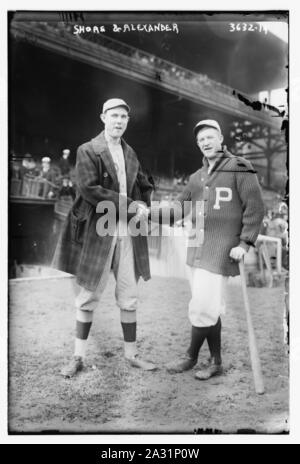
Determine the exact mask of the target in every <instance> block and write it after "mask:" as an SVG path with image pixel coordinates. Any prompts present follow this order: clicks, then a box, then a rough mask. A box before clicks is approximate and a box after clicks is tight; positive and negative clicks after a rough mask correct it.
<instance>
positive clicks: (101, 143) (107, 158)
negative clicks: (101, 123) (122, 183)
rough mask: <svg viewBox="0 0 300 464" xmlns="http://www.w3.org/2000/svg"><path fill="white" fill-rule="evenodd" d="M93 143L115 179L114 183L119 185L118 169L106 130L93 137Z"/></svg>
mask: <svg viewBox="0 0 300 464" xmlns="http://www.w3.org/2000/svg"><path fill="white" fill-rule="evenodd" d="M92 145H93V149H94V151H95V153H96V155H98V156H101V158H102V160H103V162H104V164H105V166H106V169H107V172H108V173H109V175H110V176H111V178H112V179H113V181H114V183H115V184H116V185H117V186H119V181H118V176H117V171H116V168H115V165H114V162H113V159H112V156H111V154H110V151H109V148H108V145H107V142H106V140H105V137H104V132H101V134H99V135H98V136H97V137H95V138H94V139H92Z"/></svg>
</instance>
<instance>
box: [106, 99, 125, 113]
mask: <svg viewBox="0 0 300 464" xmlns="http://www.w3.org/2000/svg"><path fill="white" fill-rule="evenodd" d="M118 106H123V107H124V108H126V110H127V111H128V113H129V111H130V108H129V106H128V105H127V103H126V102H125V101H124V100H122V99H121V98H110V99H109V100H107V101H106V102H105V103H104V104H103V108H102V113H105V111H107V110H112V109H113V108H117V107H118Z"/></svg>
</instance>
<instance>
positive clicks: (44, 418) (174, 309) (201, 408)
mask: <svg viewBox="0 0 300 464" xmlns="http://www.w3.org/2000/svg"><path fill="white" fill-rule="evenodd" d="M113 284H114V282H113V279H112V278H111V279H110V282H109V285H108V288H107V289H106V291H105V294H104V296H103V300H102V303H101V306H100V307H99V310H98V311H97V314H96V315H95V321H94V324H93V326H92V331H91V337H90V343H89V348H88V353H87V367H86V368H85V370H84V371H83V372H81V373H80V374H79V375H78V377H77V378H75V379H73V380H65V379H63V378H62V377H61V376H60V374H59V371H60V369H61V367H62V365H63V364H64V363H65V362H66V361H67V360H68V359H69V358H70V356H71V355H72V350H73V335H74V316H75V314H74V309H73V295H74V282H73V280H71V279H62V280H41V281H39V280H37V281H25V282H21V283H20V282H19V283H15V282H14V283H11V287H10V289H11V290H10V300H11V301H10V309H9V314H10V318H9V320H10V332H9V351H10V356H9V429H10V432H17V433H20V432H41V431H48V432H49V431H57V432H61V433H68V432H75V433H88V432H94V433H95V432H96V433H111V432H117V433H131V432H139V433H147V432H157V433H162V432H165V433H188V434H192V433H194V432H195V430H197V431H198V432H200V433H202V432H206V433H209V432H210V431H211V430H213V431H219V432H223V433H237V432H238V431H241V429H242V430H244V431H245V430H247V431H250V432H251V431H252V432H254V431H256V432H258V433H259V432H262V433H263V432H267V433H280V432H284V431H288V401H289V398H288V383H289V382H288V357H287V355H286V353H285V347H284V344H283V328H282V316H283V307H284V293H283V292H284V290H283V288H282V287H278V288H273V289H266V288H263V289H262V288H249V297H250V303H251V308H252V313H253V322H254V327H255V330H256V335H257V340H258V345H259V351H260V356H261V361H262V369H263V373H264V380H265V385H266V394H265V395H263V396H257V395H256V394H255V392H254V388H253V380H252V373H251V367H250V360H249V352H248V344H247V330H246V321H245V315H244V310H243V306H242V293H241V289H240V288H239V287H238V286H236V285H232V286H231V287H230V292H229V298H228V303H229V304H228V310H227V314H226V316H225V317H224V318H223V360H224V367H225V375H224V376H222V377H218V378H214V379H211V380H209V381H207V382H204V383H203V382H202V383H201V382H199V381H197V380H195V379H194V377H193V374H194V371H190V372H186V373H184V374H177V375H170V374H168V373H167V372H166V370H165V368H164V365H165V364H166V363H168V362H169V361H170V360H173V359H174V358H176V357H177V356H179V355H181V354H182V353H184V352H185V350H186V348H187V345H188V340H189V333H190V325H189V322H188V319H187V303H188V300H189V297H190V292H189V287H188V283H187V282H186V281H185V280H183V279H175V278H162V277H154V278H153V279H152V280H151V281H150V282H147V283H145V282H141V283H140V286H139V288H140V297H141V305H140V310H139V314H138V316H139V318H138V321H139V325H138V337H139V346H140V350H141V353H142V354H143V356H144V357H145V358H147V359H152V360H153V361H154V362H156V363H157V364H158V365H159V367H160V369H159V370H158V371H157V372H154V373H150V372H141V371H140V370H137V369H134V368H130V367H129V366H128V365H127V364H126V363H124V361H123V357H122V355H123V351H122V336H121V328H120V323H119V311H118V309H117V307H116V306H115V303H114V298H113V293H114V285H113ZM207 357H208V351H207V347H206V346H205V347H204V348H203V349H202V351H201V353H200V357H199V365H200V364H201V363H202V362H205V361H206V359H207Z"/></svg>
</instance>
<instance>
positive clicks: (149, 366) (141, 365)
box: [125, 356, 158, 371]
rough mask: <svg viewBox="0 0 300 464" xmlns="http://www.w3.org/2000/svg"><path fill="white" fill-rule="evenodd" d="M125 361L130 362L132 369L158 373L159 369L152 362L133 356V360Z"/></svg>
mask: <svg viewBox="0 0 300 464" xmlns="http://www.w3.org/2000/svg"><path fill="white" fill-rule="evenodd" d="M125 359H126V360H127V361H128V362H129V364H130V366H131V367H137V368H138V369H142V370H143V371H156V370H157V369H158V368H157V366H156V365H155V364H153V363H152V362H150V361H144V360H143V359H141V358H139V357H138V356H133V357H132V358H127V357H125Z"/></svg>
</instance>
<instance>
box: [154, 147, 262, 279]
mask: <svg viewBox="0 0 300 464" xmlns="http://www.w3.org/2000/svg"><path fill="white" fill-rule="evenodd" d="M178 202H179V203H178ZM184 202H190V210H188V209H186V210H185V213H187V212H191V217H192V231H191V234H190V239H189V245H188V250H187V264H188V265H189V266H192V267H197V268H202V269H206V270H208V271H210V272H213V273H216V274H221V275H223V276H235V275H238V274H239V268H238V264H237V263H236V262H234V261H233V260H232V259H231V258H230V256H229V254H230V251H231V249H232V248H234V247H236V246H242V247H243V248H244V249H245V250H246V251H247V250H248V249H249V246H251V245H254V244H255V241H256V239H257V236H258V233H259V230H260V226H261V223H262V220H263V217H264V209H265V208H264V204H263V200H262V192H261V189H260V186H259V183H258V179H257V176H256V173H255V171H254V169H253V167H252V165H251V163H250V162H249V161H247V160H245V159H244V158H241V157H236V156H233V155H232V154H230V153H229V152H227V151H226V152H224V153H223V155H222V157H221V158H220V159H219V160H218V161H217V162H216V163H215V165H214V167H213V169H212V170H211V171H210V173H208V162H207V160H206V159H205V158H204V165H203V167H202V168H201V169H200V170H198V171H197V172H195V173H194V174H193V175H192V176H191V177H190V180H189V182H188V184H187V186H186V187H185V189H184V191H183V192H182V193H181V194H180V195H179V197H178V198H177V205H179V204H181V205H183V204H184ZM163 210H165V208H164V207H163V208H160V211H159V212H160V222H162V223H164V222H165V221H164V220H163V219H162V218H163V217H166V216H167V215H166V214H164V213H166V211H164V212H163ZM156 213H157V211H156ZM151 214H152V212H151ZM169 217H170V216H169ZM181 217H182V213H181V211H180V208H178V206H177V207H173V208H172V211H171V218H172V222H174V221H176V220H178V219H180V218H181Z"/></svg>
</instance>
